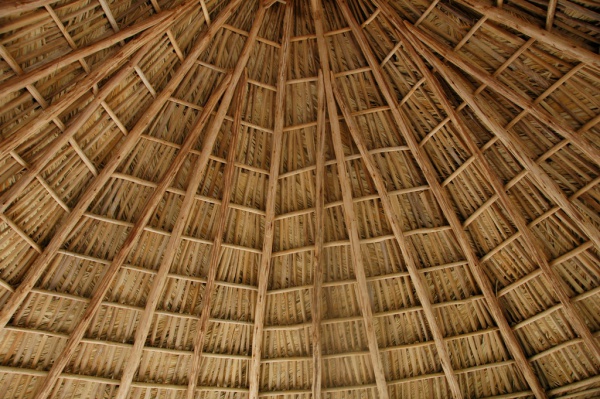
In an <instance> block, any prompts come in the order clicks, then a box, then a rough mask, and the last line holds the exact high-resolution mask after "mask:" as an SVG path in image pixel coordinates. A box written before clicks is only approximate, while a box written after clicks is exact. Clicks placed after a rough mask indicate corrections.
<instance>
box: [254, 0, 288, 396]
mask: <svg viewBox="0 0 600 399" xmlns="http://www.w3.org/2000/svg"><path fill="white" fill-rule="evenodd" d="M260 9H261V12H263V13H264V12H265V9H264V7H261V8H260ZM293 15H294V6H293V4H292V2H291V1H288V3H287V4H286V5H285V16H284V19H283V33H282V41H281V49H280V52H279V54H280V55H279V67H278V69H277V93H276V95H275V116H274V118H275V127H274V129H273V139H272V143H273V144H272V149H271V166H270V170H269V183H268V186H267V194H266V197H267V204H266V209H265V211H266V216H265V232H264V236H263V248H262V254H261V258H260V264H259V266H258V292H257V297H256V310H255V312H254V327H253V334H252V358H251V359H250V367H249V372H248V373H249V376H248V379H249V399H258V391H259V388H260V359H261V357H262V345H263V342H262V341H263V333H264V327H265V311H266V304H267V288H268V285H269V273H270V271H271V255H272V253H273V239H274V232H275V205H276V199H277V180H278V178H279V167H280V164H281V150H282V146H283V127H284V123H285V90H286V79H287V65H288V60H289V53H290V39H291V37H292V29H293V22H294V20H293Z"/></svg>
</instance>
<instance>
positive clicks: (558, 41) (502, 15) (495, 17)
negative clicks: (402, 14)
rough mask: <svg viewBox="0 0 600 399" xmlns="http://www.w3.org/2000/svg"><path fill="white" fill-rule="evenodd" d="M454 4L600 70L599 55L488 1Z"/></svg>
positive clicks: (463, 0)
mask: <svg viewBox="0 0 600 399" xmlns="http://www.w3.org/2000/svg"><path fill="white" fill-rule="evenodd" d="M456 2H457V3H460V4H463V5H466V6H467V7H470V8H471V9H473V10H475V11H477V12H479V13H480V14H482V15H485V16H486V17H487V18H489V19H490V20H492V21H495V22H497V23H500V24H502V25H505V26H508V27H509V28H511V29H514V30H516V31H518V32H521V33H523V34H525V35H527V36H529V37H532V38H534V39H535V40H537V41H539V42H541V43H544V44H545V45H547V46H548V47H551V48H553V49H555V50H556V51H558V52H561V53H564V54H566V55H568V56H569V57H572V58H575V59H576V60H578V61H580V62H583V63H585V64H589V65H594V66H595V67H596V68H600V55H598V54H595V53H592V52H591V51H589V50H587V49H585V48H583V47H581V46H577V45H575V44H573V42H572V41H570V40H567V39H565V38H564V37H562V36H560V35H557V34H554V33H551V32H548V31H547V30H544V29H542V28H540V27H538V26H536V25H534V24H531V23H529V22H527V21H525V20H524V19H522V18H520V17H518V16H515V15H514V14H513V13H510V12H508V11H506V10H504V9H503V8H499V7H494V6H493V5H491V4H490V3H489V1H482V0H456Z"/></svg>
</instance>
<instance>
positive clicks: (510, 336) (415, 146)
mask: <svg viewBox="0 0 600 399" xmlns="http://www.w3.org/2000/svg"><path fill="white" fill-rule="evenodd" d="M380 7H381V10H382V15H384V16H385V17H386V18H387V19H388V20H390V22H392V23H393V24H394V25H398V23H397V22H398V16H397V14H396V13H395V11H393V10H392V9H391V7H390V6H389V4H387V3H383V2H381V4H380ZM402 32H404V31H402ZM362 50H363V53H364V54H365V55H366V54H367V53H369V52H370V49H368V48H363V49H362ZM371 54H372V53H371ZM367 61H368V62H369V65H370V66H371V68H372V69H373V76H374V77H375V80H376V82H377V84H378V85H379V90H380V91H381V93H382V94H383V96H384V98H385V99H386V101H387V103H388V104H389V105H390V108H391V111H392V116H393V118H394V120H395V121H396V124H397V125H398V127H399V128H400V131H401V133H402V135H403V136H404V138H405V140H406V142H407V144H408V146H409V147H410V150H411V153H412V154H413V156H414V158H415V160H416V161H417V163H418V165H419V167H420V168H421V170H422V172H423V174H424V176H425V178H426V180H427V182H428V184H429V186H430V188H431V191H432V193H433V194H434V196H435V198H436V199H437V201H438V204H439V205H440V208H441V209H442V212H443V213H444V215H445V217H446V219H447V220H448V222H449V223H450V226H451V227H452V231H453V232H454V235H455V236H456V238H457V240H458V243H459V245H460V247H461V249H462V252H463V253H464V255H465V256H466V258H467V260H468V263H469V267H470V269H471V272H472V273H473V275H474V277H475V279H476V281H477V283H478V285H479V287H480V288H481V290H482V292H483V295H484V297H485V299H486V302H487V304H488V308H489V310H490V313H491V314H492V316H493V317H494V320H496V323H497V325H498V327H499V329H500V332H501V333H502V336H503V337H504V342H505V343H506V345H507V347H508V349H509V350H510V352H511V353H512V355H513V357H514V359H515V362H516V364H517V366H518V367H519V369H520V370H521V373H523V376H524V377H525V379H526V380H527V382H528V383H529V386H530V387H531V390H532V391H533V393H534V394H535V396H536V397H537V398H538V399H542V398H546V397H547V396H546V393H545V391H544V388H543V387H542V385H541V383H540V381H539V379H538V378H537V376H536V374H535V372H534V371H533V368H532V367H531V364H529V362H528V360H527V357H526V356H525V353H524V351H523V348H522V347H521V345H520V344H519V341H518V340H517V338H516V336H515V333H514V332H513V331H512V329H511V328H510V325H509V324H508V321H507V320H506V317H505V316H504V312H503V310H502V307H501V305H500V302H499V301H498V298H497V297H496V295H495V293H494V289H493V287H492V284H491V283H490V280H489V278H488V277H487V275H486V274H485V271H484V270H483V268H482V267H481V264H480V262H479V259H478V258H477V256H476V255H475V252H474V250H473V248H472V247H471V244H470V242H469V239H468V237H467V235H466V233H465V232H464V230H463V229H462V225H461V223H460V221H459V219H458V217H457V216H456V214H455V213H454V208H453V206H452V203H451V201H450V199H449V197H448V194H447V193H446V192H445V191H444V190H443V188H442V186H441V185H440V183H439V182H438V180H437V174H436V172H435V169H434V167H433V165H432V163H431V160H430V159H429V158H428V157H427V155H426V154H425V152H424V150H423V149H422V148H421V147H420V146H419V143H418V141H417V140H416V138H415V136H414V134H413V132H412V130H411V128H410V127H409V125H408V123H407V122H406V120H405V117H404V115H402V111H401V109H400V108H399V107H398V102H397V99H396V97H395V95H394V94H392V91H391V90H390V89H389V87H388V85H387V81H386V79H385V77H384V75H383V71H382V69H381V67H380V66H379V64H378V63H373V62H374V55H373V56H372V57H367Z"/></svg>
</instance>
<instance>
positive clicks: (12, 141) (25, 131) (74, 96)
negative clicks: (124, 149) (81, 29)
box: [0, 12, 182, 206]
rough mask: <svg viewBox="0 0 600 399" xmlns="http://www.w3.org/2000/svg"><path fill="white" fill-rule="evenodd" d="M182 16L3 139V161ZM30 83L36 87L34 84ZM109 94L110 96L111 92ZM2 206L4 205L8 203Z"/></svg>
mask: <svg viewBox="0 0 600 399" xmlns="http://www.w3.org/2000/svg"><path fill="white" fill-rule="evenodd" d="M166 13H167V12H165V17H167V16H168V15H167V14H166ZM161 15H162V14H161ZM181 15H182V13H172V14H171V17H170V18H164V19H162V20H161V22H160V23H157V24H155V25H153V26H152V27H150V28H148V29H147V30H146V31H144V33H142V34H141V35H140V36H139V37H136V38H134V39H132V40H131V41H129V42H128V43H127V44H126V45H125V46H123V47H122V48H121V49H119V50H118V51H117V52H116V53H115V54H114V55H112V56H111V57H110V58H108V59H107V60H105V61H104V62H102V64H100V65H99V66H98V67H97V68H95V69H94V70H93V71H92V72H91V73H90V74H88V75H87V76H86V77H84V78H83V79H82V80H80V81H78V82H77V83H76V84H74V85H73V86H72V87H71V88H70V90H68V92H67V93H66V94H65V95H64V96H62V97H61V98H60V99H59V100H58V101H56V102H55V103H52V104H50V106H49V107H48V108H46V109H45V110H43V111H42V112H40V113H39V114H38V115H37V116H36V117H35V118H33V120H31V121H30V122H28V123H26V124H25V125H23V126H22V127H21V128H19V129H18V130H16V131H15V132H14V133H12V134H11V135H10V136H9V137H7V138H6V139H4V140H2V142H1V143H0V159H3V158H4V157H5V156H6V155H8V154H9V153H10V152H11V151H13V150H15V149H16V148H17V147H18V146H20V145H21V144H23V143H25V142H26V141H27V140H28V139H29V138H30V137H31V136H32V135H34V134H35V133H36V132H38V131H39V129H41V128H42V127H43V126H45V125H46V124H48V123H50V122H51V121H52V119H54V118H56V117H58V116H59V115H60V114H61V113H62V112H64V111H65V110H66V109H67V108H69V107H70V106H71V105H72V104H73V103H74V102H75V101H77V100H78V99H79V98H80V97H81V96H83V95H84V94H85V93H87V92H88V91H89V90H90V89H91V88H92V87H94V86H95V85H96V84H98V83H99V82H100V81H101V80H102V79H104V78H106V76H107V75H108V74H109V73H110V71H112V70H113V68H115V66H117V65H120V64H121V63H122V62H123V61H124V60H127V59H129V58H130V57H131V56H132V55H133V54H134V53H135V52H136V51H138V49H140V48H141V47H142V46H144V45H146V44H147V43H148V42H150V41H151V40H152V39H154V38H156V37H157V36H159V35H161V34H162V33H164V31H165V30H166V29H167V28H168V26H169V25H170V24H171V23H172V21H174V20H175V19H176V18H177V17H178V16H181ZM73 62H75V61H73ZM52 72H53V71H52ZM21 76H24V75H21ZM28 84H33V82H32V83H28ZM23 87H25V86H23ZM106 94H107V95H108V94H109V93H106ZM2 205H3V206H4V204H2Z"/></svg>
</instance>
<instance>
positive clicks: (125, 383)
mask: <svg viewBox="0 0 600 399" xmlns="http://www.w3.org/2000/svg"><path fill="white" fill-rule="evenodd" d="M251 49H252V44H250V45H249V46H248V51H245V52H243V54H242V55H241V56H240V60H239V61H238V65H237V66H236V68H235V70H234V72H233V74H232V77H231V82H230V84H229V86H228V87H227V90H226V91H225V94H224V95H223V99H222V100H221V104H220V105H219V110H218V111H217V116H216V117H215V118H214V119H213V121H212V123H211V127H210V128H209V129H208V131H207V133H206V134H205V136H204V139H203V142H202V152H201V154H200V156H199V157H198V158H197V160H196V162H195V164H194V166H193V168H192V173H191V176H190V181H189V183H188V188H187V190H186V193H185V196H184V200H183V203H182V204H181V209H180V211H179V216H178V218H177V221H176V223H175V226H174V227H173V231H172V232H171V237H170V238H169V242H168V244H167V247H166V249H165V252H164V255H163V261H162V263H161V265H160V267H159V269H158V273H157V275H156V277H155V278H154V280H153V285H152V288H151V289H150V293H149V294H148V299H147V300H146V307H145V309H144V313H142V317H141V318H140V321H139V323H138V327H137V330H136V334H135V338H134V345H133V349H132V351H131V352H130V356H129V358H128V360H127V362H126V364H125V367H124V369H123V375H122V377H121V385H120V387H119V391H118V393H117V396H116V399H125V398H126V395H127V394H128V393H129V388H130V386H131V382H132V380H133V377H134V376H135V372H136V370H137V368H138V366H139V363H140V360H141V354H142V351H143V349H144V345H145V343H146V337H147V336H148V332H149V330H150V326H151V324H152V317H153V316H154V313H155V309H156V305H157V304H158V300H159V299H160V296H161V295H162V293H163V289H164V286H165V284H166V282H167V278H168V274H169V270H170V268H171V265H172V263H173V261H174V260H175V256H176V255H177V250H178V249H179V246H180V244H181V242H180V240H181V236H182V234H183V230H184V228H185V226H186V224H187V221H188V219H189V217H190V214H189V213H190V211H191V210H192V208H193V205H194V201H195V199H196V192H197V190H198V185H199V184H200V181H201V179H202V177H203V176H204V173H203V172H204V171H205V169H206V166H207V164H208V161H209V158H210V155H211V153H212V151H213V147H214V143H215V141H216V139H217V136H218V133H219V131H220V128H221V124H222V123H223V120H224V118H225V114H226V112H227V109H228V108H229V105H230V103H231V101H232V98H233V96H234V92H233V89H234V88H235V87H236V86H239V87H238V88H237V96H236V97H237V98H236V104H237V110H236V116H235V119H234V120H235V122H234V126H233V128H236V127H237V128H238V129H237V130H239V126H240V121H241V107H242V103H243V100H242V98H241V97H242V95H243V93H244V92H245V88H246V81H245V79H242V80H241V81H240V78H241V77H242V73H243V71H244V68H245V67H246V63H247V61H248V57H247V54H249V53H250V51H251ZM238 82H239V83H238ZM207 109H208V107H205V108H204V111H206V110H207ZM210 112H212V110H210ZM210 112H209V114H210ZM203 114H204V113H203ZM194 132H195V131H194ZM194 132H192V133H194ZM192 133H190V134H192ZM237 136H238V132H237V131H236V130H234V131H232V136H231V141H230V144H232V145H235V144H236V142H237ZM230 153H231V154H233V155H230V157H228V162H227V165H226V170H225V178H224V183H223V184H224V187H225V189H224V192H223V202H222V203H221V211H220V214H219V217H220V222H219V224H218V230H217V237H215V243H214V245H213V248H212V253H211V269H210V270H214V272H212V274H211V272H210V271H209V277H208V279H207V281H208V283H207V287H208V284H209V283H212V284H211V287H208V288H212V286H213V285H214V280H215V276H216V266H214V267H213V265H212V261H213V259H216V260H215V262H216V263H217V264H218V259H219V254H220V244H221V242H222V236H223V229H224V226H225V221H226V218H227V210H228V203H229V197H230V193H231V178H232V176H233V170H234V169H235V163H234V159H233V156H234V154H235V147H230ZM230 158H232V159H230ZM212 254H216V255H212ZM211 293H212V290H206V291H205V294H206V295H208V296H210V295H211ZM209 303H210V301H209ZM200 345H202V342H200ZM193 364H195V362H194V363H193ZM197 370H198V368H194V367H192V371H191V373H190V382H191V381H192V380H193V381H196V379H197V377H196V378H193V377H194V376H197ZM194 371H195V372H194ZM193 385H194V386H193V387H191V392H192V393H193V392H195V384H193Z"/></svg>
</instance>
